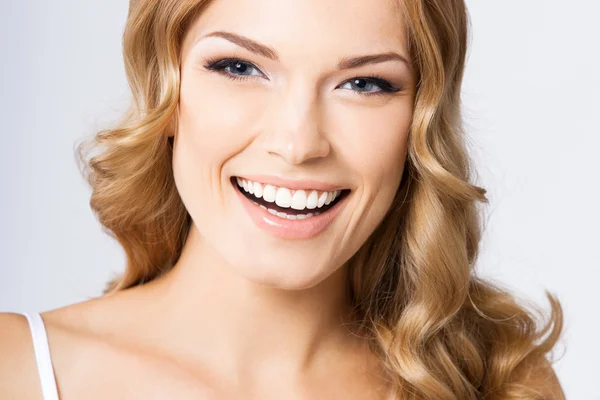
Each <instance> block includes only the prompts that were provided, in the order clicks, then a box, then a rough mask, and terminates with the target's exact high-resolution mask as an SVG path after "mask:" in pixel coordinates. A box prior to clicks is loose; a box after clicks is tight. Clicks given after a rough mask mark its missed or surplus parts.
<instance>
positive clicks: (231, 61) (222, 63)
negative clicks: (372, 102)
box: [204, 58, 403, 96]
mask: <svg viewBox="0 0 600 400" xmlns="http://www.w3.org/2000/svg"><path fill="white" fill-rule="evenodd" d="M236 63H241V64H246V65H249V66H250V67H252V68H255V69H256V70H257V71H260V70H259V69H258V67H256V66H255V65H254V64H252V63H251V62H249V61H246V60H243V59H241V58H222V59H216V58H213V59H208V60H206V65H204V68H206V69H207V70H209V71H215V72H217V73H219V74H222V75H225V76H226V77H228V78H229V79H231V80H233V81H243V80H246V79H250V78H252V77H253V76H256V75H234V74H231V73H228V72H227V71H225V68H227V67H230V66H232V65H235V64H236ZM357 79H360V80H364V81H366V82H367V84H374V85H376V86H377V87H379V88H380V89H381V90H378V91H376V92H360V91H356V90H355V92H356V93H358V94H359V95H361V96H385V95H389V94H392V93H396V92H400V91H402V90H403V88H395V87H394V86H392V85H391V84H390V83H389V82H388V81H387V80H385V79H383V78H382V77H381V76H378V75H370V76H360V77H356V78H352V79H349V80H347V81H346V82H344V83H343V84H346V83H348V82H352V81H354V80H357Z"/></svg>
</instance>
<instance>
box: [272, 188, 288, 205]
mask: <svg viewBox="0 0 600 400" xmlns="http://www.w3.org/2000/svg"><path fill="white" fill-rule="evenodd" d="M275 204H277V205H278V206H279V207H284V208H287V207H289V206H291V205H292V193H291V192H290V189H286V188H279V189H277V196H276V197H275Z"/></svg>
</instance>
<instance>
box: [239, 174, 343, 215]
mask: <svg viewBox="0 0 600 400" xmlns="http://www.w3.org/2000/svg"><path fill="white" fill-rule="evenodd" d="M236 180H237V184H238V186H239V187H241V188H243V189H244V191H246V192H248V193H250V194H253V195H254V196H255V197H256V198H261V197H262V198H263V199H264V200H265V201H267V202H269V203H273V202H275V204H277V205H278V206H279V207H283V208H290V207H291V208H293V209H294V210H304V209H305V208H308V209H309V210H312V209H315V208H321V207H323V206H324V205H328V204H329V203H331V202H332V201H333V200H335V199H336V198H337V197H338V196H339V195H340V193H341V192H342V191H341V190H336V191H335V192H320V193H319V192H318V191H316V190H311V191H305V190H292V189H287V188H284V187H276V186H273V185H269V184H266V185H264V184H262V183H258V182H252V181H248V180H244V179H241V178H236Z"/></svg>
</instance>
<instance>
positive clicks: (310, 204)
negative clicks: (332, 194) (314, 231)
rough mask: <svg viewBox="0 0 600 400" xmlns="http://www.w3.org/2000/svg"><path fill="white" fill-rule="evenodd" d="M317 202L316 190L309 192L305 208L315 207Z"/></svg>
mask: <svg viewBox="0 0 600 400" xmlns="http://www.w3.org/2000/svg"><path fill="white" fill-rule="evenodd" d="M318 202H319V194H318V193H317V191H316V190H313V191H312V192H310V196H308V199H306V208H308V209H309V210H312V209H315V208H317V203H318Z"/></svg>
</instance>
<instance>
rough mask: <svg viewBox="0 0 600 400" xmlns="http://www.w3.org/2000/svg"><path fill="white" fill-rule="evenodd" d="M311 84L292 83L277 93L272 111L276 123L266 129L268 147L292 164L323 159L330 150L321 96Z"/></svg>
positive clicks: (268, 149) (273, 120) (266, 145)
mask: <svg viewBox="0 0 600 400" xmlns="http://www.w3.org/2000/svg"><path fill="white" fill-rule="evenodd" d="M308 87H309V85H306V84H304V85H302V84H298V85H296V86H293V87H292V86H290V87H289V88H288V90H287V91H282V92H281V93H280V94H281V95H280V96H275V98H274V99H273V103H272V107H271V110H270V111H271V112H270V115H271V117H272V118H271V121H272V124H271V125H270V126H269V127H268V128H267V129H268V131H267V132H263V135H264V136H266V137H265V138H264V141H263V144H264V146H265V150H266V151H267V152H268V153H269V154H273V155H278V156H280V157H282V158H283V159H285V160H286V161H287V162H288V163H289V164H301V163H303V162H306V161H307V160H311V159H315V158H323V157H326V156H327V155H328V154H329V152H330V143H329V140H328V139H327V137H326V136H325V135H324V134H323V132H322V131H321V128H320V127H321V121H320V108H319V101H318V96H317V95H316V94H314V92H312V91H311V90H310V89H309V88H308ZM265 134H266V135H265Z"/></svg>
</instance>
